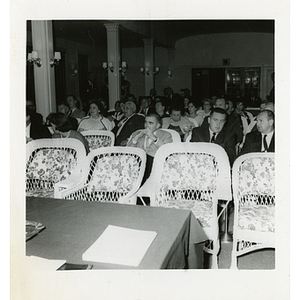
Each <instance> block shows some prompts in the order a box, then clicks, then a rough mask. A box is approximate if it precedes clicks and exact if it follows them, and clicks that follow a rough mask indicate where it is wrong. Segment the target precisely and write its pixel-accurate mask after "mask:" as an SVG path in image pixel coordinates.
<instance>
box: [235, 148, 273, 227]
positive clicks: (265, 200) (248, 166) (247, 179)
mask: <svg viewBox="0 0 300 300" xmlns="http://www.w3.org/2000/svg"><path fill="white" fill-rule="evenodd" d="M232 187H233V197H234V203H235V220H236V221H235V222H238V224H235V226H238V227H239V228H242V229H250V230H257V231H268V232H272V231H275V154H274V153H264V152H257V153H248V154H244V155H241V156H240V157H238V158H237V159H236V161H235V162H234V164H233V167H232ZM253 208H254V209H255V217H254V210H253ZM241 215H243V216H242V217H241ZM252 217H253V218H255V220H254V219H253V218H252ZM260 217H263V218H264V220H259V219H260ZM249 222H250V223H251V224H250V223H249ZM253 222H255V224H256V225H255V224H254V223H253ZM250 227H251V228H250Z"/></svg>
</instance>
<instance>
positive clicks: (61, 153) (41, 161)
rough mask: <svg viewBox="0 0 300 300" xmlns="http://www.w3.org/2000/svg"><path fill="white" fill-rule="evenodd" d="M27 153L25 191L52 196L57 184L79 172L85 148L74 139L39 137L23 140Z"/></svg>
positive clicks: (29, 193)
mask: <svg viewBox="0 0 300 300" xmlns="http://www.w3.org/2000/svg"><path fill="white" fill-rule="evenodd" d="M26 155H27V160H26V162H27V163H26V195H27V196H33V197H52V198H53V197H54V196H55V189H56V184H58V183H59V182H61V181H63V180H65V179H67V178H68V177H69V176H70V175H71V174H73V175H74V174H75V173H76V174H77V176H79V173H80V162H81V161H83V159H84V158H85V157H86V152H85V148H84V145H83V144H82V143H81V142H80V141H79V140H77V139H73V138H59V139H38V140H34V141H31V142H29V143H28V144H26ZM74 176H75V175H74ZM57 188H58V186H57Z"/></svg>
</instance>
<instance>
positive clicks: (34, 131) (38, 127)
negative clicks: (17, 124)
mask: <svg viewBox="0 0 300 300" xmlns="http://www.w3.org/2000/svg"><path fill="white" fill-rule="evenodd" d="M30 137H31V138H32V139H34V140H36V139H44V138H51V133H50V131H49V130H48V128H47V126H46V125H44V124H43V123H42V122H40V121H39V120H38V119H33V120H31V125H30Z"/></svg>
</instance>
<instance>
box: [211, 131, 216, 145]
mask: <svg viewBox="0 0 300 300" xmlns="http://www.w3.org/2000/svg"><path fill="white" fill-rule="evenodd" d="M215 139H216V133H215V132H213V135H212V137H211V140H210V142H211V143H214V142H215Z"/></svg>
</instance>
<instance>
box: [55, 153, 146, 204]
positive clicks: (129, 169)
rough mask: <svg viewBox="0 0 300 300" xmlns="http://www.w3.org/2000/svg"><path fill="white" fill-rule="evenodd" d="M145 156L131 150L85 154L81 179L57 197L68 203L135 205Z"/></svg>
mask: <svg viewBox="0 0 300 300" xmlns="http://www.w3.org/2000/svg"><path fill="white" fill-rule="evenodd" d="M145 164H146V153H145V151H144V150H142V149H138V148H133V147H105V148H100V149H96V150H93V151H92V152H90V153H89V154H88V156H87V157H86V159H85V161H84V163H83V169H82V176H81V179H80V180H79V181H78V182H77V183H76V184H75V185H74V184H73V185H72V184H71V185H70V186H69V187H67V186H65V187H66V189H64V190H61V191H60V192H59V193H58V195H57V197H58V198H63V199H71V200H83V201H102V202H119V203H127V204H136V195H135V193H136V192H137V190H138V189H139V187H140V185H141V181H142V178H143V176H144V172H145Z"/></svg>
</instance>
